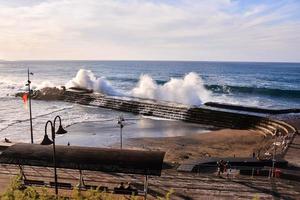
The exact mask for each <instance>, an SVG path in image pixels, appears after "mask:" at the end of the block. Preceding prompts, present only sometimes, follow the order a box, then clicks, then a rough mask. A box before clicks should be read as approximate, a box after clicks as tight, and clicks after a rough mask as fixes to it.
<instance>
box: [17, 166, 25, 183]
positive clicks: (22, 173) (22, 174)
mask: <svg viewBox="0 0 300 200" xmlns="http://www.w3.org/2000/svg"><path fill="white" fill-rule="evenodd" d="M19 168H20V176H21V180H26V176H25V173H24V171H23V166H22V165H19Z"/></svg>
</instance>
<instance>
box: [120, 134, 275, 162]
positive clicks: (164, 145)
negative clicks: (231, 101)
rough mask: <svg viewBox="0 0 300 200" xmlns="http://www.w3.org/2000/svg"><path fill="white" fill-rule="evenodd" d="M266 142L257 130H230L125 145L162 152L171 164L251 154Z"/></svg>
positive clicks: (261, 147) (267, 142) (131, 147)
mask: <svg viewBox="0 0 300 200" xmlns="http://www.w3.org/2000/svg"><path fill="white" fill-rule="evenodd" d="M269 143H270V139H269V138H266V137H265V136H263V135H262V134H261V133H259V132H257V131H250V130H233V129H221V130H217V131H210V132H206V133H201V134H197V133H195V134H191V135H185V136H176V137H157V138H150V137H144V138H129V139H127V140H126V141H125V144H126V148H130V149H143V150H160V151H165V152H166V156H165V162H168V163H174V164H176V163H178V164H180V163H182V162H184V161H186V160H188V159H190V160H193V159H199V158H202V157H234V156H235V157H252V155H253V152H259V150H260V149H264V148H265V147H266V146H267V145H269ZM115 147H116V146H115Z"/></svg>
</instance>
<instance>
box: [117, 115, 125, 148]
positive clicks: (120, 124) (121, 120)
mask: <svg viewBox="0 0 300 200" xmlns="http://www.w3.org/2000/svg"><path fill="white" fill-rule="evenodd" d="M124 121H125V120H124V118H123V116H122V115H120V116H119V117H118V124H119V126H120V149H122V147H123V141H122V140H123V138H122V137H123V133H122V131H123V127H124V124H123V122H124Z"/></svg>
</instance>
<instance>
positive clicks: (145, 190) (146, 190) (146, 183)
mask: <svg viewBox="0 0 300 200" xmlns="http://www.w3.org/2000/svg"><path fill="white" fill-rule="evenodd" d="M144 193H145V196H144V199H145V200H146V199H147V194H148V175H146V176H145V181H144Z"/></svg>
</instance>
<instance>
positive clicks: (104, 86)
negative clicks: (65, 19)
mask: <svg viewBox="0 0 300 200" xmlns="http://www.w3.org/2000/svg"><path fill="white" fill-rule="evenodd" d="M66 87H67V88H70V87H78V88H85V89H92V90H93V91H94V92H100V93H103V94H107V95H113V96H132V97H139V98H146V99H154V100H162V101H170V102H176V103H182V104H187V105H201V104H202V103H204V102H207V101H209V100H210V99H211V92H210V91H209V90H207V89H206V88H205V87H204V83H203V80H202V79H201V77H200V76H199V75H198V74H196V73H194V72H190V73H188V74H186V75H185V76H184V77H183V78H171V79H170V80H169V81H168V82H166V83H165V84H163V85H159V84H157V83H156V82H155V81H154V80H153V78H152V77H151V76H149V75H146V74H145V75H141V76H140V79H139V82H138V83H137V85H136V86H135V87H134V88H133V89H132V90H130V91H128V92H126V93H121V92H119V91H118V90H116V89H115V88H113V87H112V86H111V84H110V83H109V81H108V80H107V79H105V78H104V77H100V78H98V77H96V76H95V75H94V74H93V72H92V71H90V70H85V69H80V70H79V71H78V72H77V74H76V76H75V77H74V78H73V79H72V80H70V81H69V82H68V83H67V84H66Z"/></svg>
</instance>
